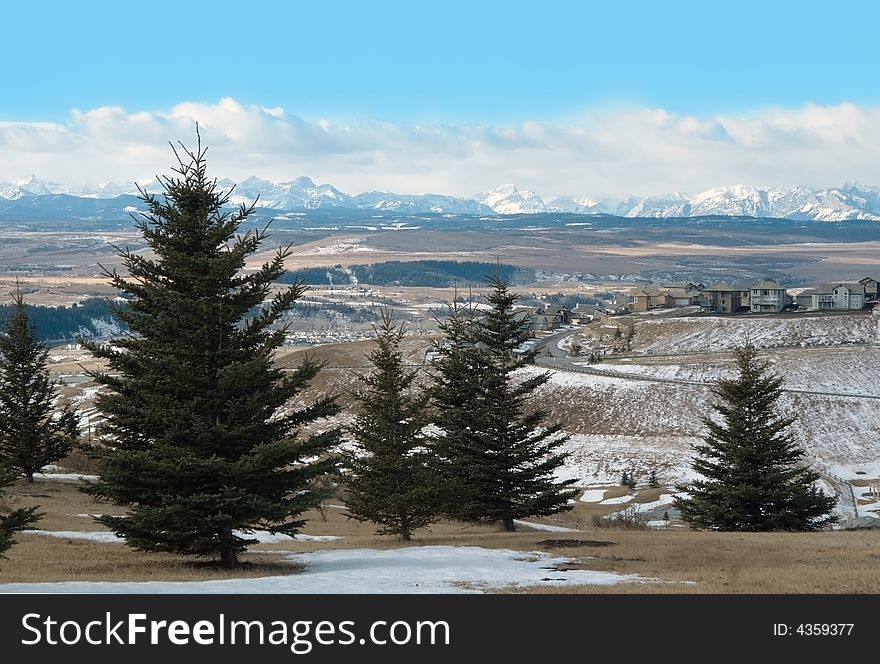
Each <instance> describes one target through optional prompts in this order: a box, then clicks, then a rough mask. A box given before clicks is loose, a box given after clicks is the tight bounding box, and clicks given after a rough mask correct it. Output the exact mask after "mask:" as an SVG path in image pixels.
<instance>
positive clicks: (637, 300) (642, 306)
mask: <svg viewBox="0 0 880 664" xmlns="http://www.w3.org/2000/svg"><path fill="white" fill-rule="evenodd" d="M668 306H671V302H670V299H669V297H668V296H667V295H666V293H665V292H664V291H662V290H660V289H659V288H657V287H656V286H649V287H646V288H642V289H639V290H636V291H634V292H633V294H632V310H633V311H636V312H638V311H651V309H659V308H662V307H668Z"/></svg>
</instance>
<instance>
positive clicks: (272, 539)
mask: <svg viewBox="0 0 880 664" xmlns="http://www.w3.org/2000/svg"><path fill="white" fill-rule="evenodd" d="M77 516H94V515H89V514H84V515H77ZM27 532H28V533H29V534H33V535H46V536H48V537H61V538H63V539H80V540H89V541H91V542H105V543H122V542H124V541H125V540H124V539H122V538H121V537H117V536H116V535H114V534H113V533H111V532H107V531H106V530H93V531H85V530H28V531H27ZM235 534H236V535H238V536H239V537H246V538H248V539H255V540H257V542H259V543H260V544H277V543H278V542H291V541H300V542H333V541H335V540H338V539H342V538H340V537H337V536H335V535H306V534H303V533H298V534H296V535H294V536H293V537H290V535H282V534H281V533H270V532H267V531H264V530H257V531H255V532H253V533H243V532H240V531H236V532H235Z"/></svg>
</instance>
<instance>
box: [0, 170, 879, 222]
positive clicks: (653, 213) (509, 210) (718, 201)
mask: <svg viewBox="0 0 880 664" xmlns="http://www.w3.org/2000/svg"><path fill="white" fill-rule="evenodd" d="M218 184H219V186H220V187H221V188H223V189H226V190H232V193H231V196H230V201H231V202H232V203H234V204H239V203H251V202H253V201H254V200H257V199H259V206H260V207H262V208H269V209H274V210H283V211H307V210H318V209H332V208H339V209H358V210H377V211H382V212H395V213H401V214H419V213H447V214H475V215H487V216H490V215H522V214H542V213H570V214H588V215H589V214H611V215H616V216H621V217H657V218H666V217H701V216H734V217H758V218H777V219H793V220H814V221H844V220H871V221H880V188H878V187H872V186H866V185H860V184H858V183H848V184H845V185H844V186H842V187H837V188H828V189H811V188H808V187H787V188H785V187H756V186H750V185H734V186H728V187H718V188H715V189H709V190H707V191H703V192H700V193H697V194H685V193H678V192H676V193H671V194H664V195H660V196H648V197H638V196H632V197H629V198H626V199H624V200H613V199H603V200H594V199H591V198H587V197H582V198H569V197H565V196H554V197H549V198H543V197H541V196H540V195H538V194H537V193H535V192H534V191H531V190H529V189H518V188H517V187H516V186H514V185H512V184H505V185H502V186H500V187H497V188H495V189H492V190H491V191H486V192H482V193H479V194H477V195H476V196H474V197H472V198H461V197H457V196H447V195H443V194H395V193H392V192H388V191H369V192H364V193H360V194H356V195H351V194H347V193H345V192H342V191H340V190H339V189H337V188H336V187H334V186H333V185H331V184H320V185H319V184H315V183H314V182H313V181H312V180H311V179H310V178H308V177H299V178H296V179H295V180H291V181H289V182H271V181H268V180H261V179H259V178H256V177H249V178H247V179H246V180H242V181H241V182H234V181H232V180H229V179H223V180H220V181H219V182H218ZM146 188H147V190H148V191H158V183H156V182H155V181H154V182H153V183H150V184H148V185H146ZM137 195H138V189H137V185H136V184H135V183H134V182H124V183H121V184H116V183H107V184H102V185H98V186H89V185H81V186H78V187H70V186H65V185H62V184H59V183H55V182H47V181H44V180H41V179H39V178H37V177H36V176H31V177H30V178H28V179H26V180H23V181H20V182H0V211H2V210H3V209H4V208H6V211H7V212H11V210H10V209H9V204H10V202H16V203H17V205H15V206H13V207H15V208H19V207H20V208H22V209H35V208H36V207H39V209H41V210H46V209H54V208H56V207H57V208H58V212H59V213H63V212H64V211H65V210H68V211H70V210H73V209H79V208H89V209H91V208H98V207H100V208H105V207H108V204H109V203H110V200H108V199H111V200H116V199H118V202H119V203H120V204H122V203H124V204H125V206H124V208H123V209H125V211H130V210H128V208H136V207H137V206H136V203H137V201H136V199H135V198H134V197H136V196H137ZM47 197H48V198H47ZM75 199H80V201H76V200H75ZM83 199H91V201H88V200H83ZM99 201H100V203H99ZM109 207H111V208H112V207H113V206H112V205H109Z"/></svg>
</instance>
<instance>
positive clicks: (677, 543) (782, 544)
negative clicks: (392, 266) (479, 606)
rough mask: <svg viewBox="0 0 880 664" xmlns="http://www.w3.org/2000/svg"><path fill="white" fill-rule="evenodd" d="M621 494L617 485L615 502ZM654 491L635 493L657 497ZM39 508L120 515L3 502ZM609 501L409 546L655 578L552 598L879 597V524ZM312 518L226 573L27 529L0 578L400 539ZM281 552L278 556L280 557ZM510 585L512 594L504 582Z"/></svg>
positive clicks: (265, 556)
mask: <svg viewBox="0 0 880 664" xmlns="http://www.w3.org/2000/svg"><path fill="white" fill-rule="evenodd" d="M623 491H624V490H623V489H621V488H619V487H616V488H613V489H612V490H609V492H608V493H607V494H606V496H607V497H613V496H614V495H615V494H619V493H622V492H623ZM658 493H659V490H657V489H655V490H646V491H644V492H642V493H640V495H639V497H638V500H640V501H643V502H647V501H649V500H652V499H654V498H656V496H657V494H658ZM27 505H40V506H41V510H42V511H43V512H45V517H44V518H43V519H42V520H41V521H40V523H39V524H38V527H39V528H40V529H42V530H55V531H94V530H101V529H102V527H101V526H100V525H99V524H96V523H95V521H94V520H93V519H92V518H90V517H89V516H88V515H91V514H111V513H119V512H118V508H113V507H112V506H110V505H107V504H103V503H97V502H95V501H94V500H93V499H91V498H90V497H88V496H86V495H85V494H83V493H81V492H80V491H79V483H78V482H70V481H58V480H37V481H36V482H34V483H33V484H27V483H25V482H21V483H18V484H16V485H14V486H12V487H10V491H9V492H8V494H7V496H6V500H5V503H4V504H0V509H7V510H8V509H10V508H14V507H21V506H27ZM611 509H612V508H610V507H602V506H599V505H597V504H595V503H582V502H579V503H578V504H577V505H576V506H575V508H574V509H573V510H572V511H570V512H568V513H565V514H561V515H556V516H554V517H553V518H548V519H535V520H533V521H536V522H538V521H541V522H544V523H548V524H553V525H558V526H567V527H570V528H575V529H576V531H574V532H543V531H535V530H530V529H527V528H521V529H520V531H518V532H515V533H504V532H501V531H500V529H499V528H497V527H495V526H492V525H484V526H477V525H469V524H462V523H454V522H441V523H438V524H435V525H433V526H432V527H431V528H430V529H425V530H423V531H419V532H418V533H417V537H416V541H414V542H413V543H412V544H410V545H409V546H422V545H441V544H442V545H459V546H480V547H487V548H505V549H515V550H522V551H546V552H548V553H552V554H554V555H560V556H565V557H567V558H569V559H570V560H571V563H570V565H571V567H573V568H578V569H589V570H603V571H611V572H619V573H632V574H638V575H640V576H643V577H651V578H655V579H657V580H658V581H659V582H658V583H653V584H621V585H616V586H605V587H602V586H574V587H566V588H561V589H560V588H552V589H550V588H544V589H535V590H533V591H529V592H553V593H559V592H564V593H658V592H659V593H877V592H880V575H878V574H877V565H878V563H880V547H878V545H880V531H848V532H843V531H838V532H822V533H742V534H741V533H706V532H694V531H690V530H688V529H686V528H672V529H669V530H620V529H609V528H597V527H595V526H594V525H592V524H593V517H594V516H596V515H599V514H604V513H607V512H609V511H610V510H611ZM323 512H324V513H323V515H322V514H321V513H319V512H318V511H314V512H312V513H309V514H308V515H307V516H308V517H309V522H308V524H307V525H306V528H305V530H304V532H305V533H308V534H312V535H335V536H338V537H340V538H341V539H339V540H335V541H332V542H316V541H299V540H296V541H294V540H291V541H290V542H284V543H277V544H259V545H255V546H254V547H252V548H251V549H250V551H249V553H247V554H246V555H245V556H244V560H245V561H246V562H247V563H248V564H247V565H246V566H245V567H244V568H242V569H240V570H236V571H235V572H225V571H223V570H220V569H218V568H217V567H215V566H213V565H212V564H210V561H198V560H192V559H185V558H182V557H178V556H172V555H165V554H153V553H144V552H139V551H135V550H133V549H130V548H129V547H127V546H125V545H123V544H120V543H103V542H94V541H89V540H82V539H75V538H74V537H50V536H46V535H39V534H36V533H23V534H21V535H19V537H18V544H17V545H16V546H14V547H13V548H12V549H10V550H9V551H8V552H7V555H8V558H7V559H5V560H0V583H13V582H35V581H70V580H78V581H88V580H116V581H134V580H143V581H156V580H167V581H184V580H193V581H196V580H199V581H201V580H208V579H222V578H229V577H230V576H234V577H245V576H246V577H255V576H275V575H280V574H285V573H290V574H296V573H299V572H300V571H301V570H300V569H298V568H297V567H296V566H294V565H292V564H290V563H289V562H286V561H284V560H282V556H281V554H282V553H283V552H290V551H310V550H316V549H326V548H376V549H385V548H391V547H397V546H402V543H401V542H399V541H397V540H396V539H395V538H393V537H387V536H385V537H380V536H377V535H375V534H373V530H374V529H373V527H372V526H371V525H370V524H362V523H359V522H357V521H354V520H351V519H348V518H347V517H346V516H345V510H344V509H341V505H339V504H338V503H336V506H335V507H328V508H326V509H325V510H323ZM273 553H274V554H275V555H273ZM501 590H502V591H503V589H501Z"/></svg>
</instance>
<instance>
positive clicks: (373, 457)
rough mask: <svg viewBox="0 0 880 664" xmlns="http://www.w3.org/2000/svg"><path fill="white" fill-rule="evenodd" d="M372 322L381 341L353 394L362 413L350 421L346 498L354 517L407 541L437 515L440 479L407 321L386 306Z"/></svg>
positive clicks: (381, 533)
mask: <svg viewBox="0 0 880 664" xmlns="http://www.w3.org/2000/svg"><path fill="white" fill-rule="evenodd" d="M374 328H375V330H376V335H377V336H376V344H377V347H376V348H375V349H374V350H372V351H371V352H370V353H369V355H368V356H367V357H368V359H369V361H370V364H371V365H372V366H373V372H372V373H370V374H368V375H367V376H364V377H362V378H361V380H362V383H363V387H362V389H361V390H359V391H358V393H357V394H356V396H355V399H356V401H357V403H358V405H359V413H358V415H357V417H356V419H355V422H354V425H353V426H352V427H351V432H352V435H353V437H354V442H355V448H354V450H353V451H352V452H351V453H350V454H349V455H348V467H349V469H350V470H351V475H350V477H349V479H347V481H346V482H345V485H346V488H347V490H348V494H347V497H346V501H345V502H346V505H347V506H348V513H349V516H350V517H351V518H354V519H357V520H359V521H370V522H372V523H376V524H379V525H380V526H381V528H380V529H379V530H378V531H377V532H378V534H380V535H399V536H400V537H401V538H402V539H403V540H404V541H409V540H411V539H412V533H413V531H414V530H417V529H418V528H423V527H424V526H427V525H429V524H431V523H433V522H434V521H435V520H436V502H437V482H436V479H435V477H434V474H433V473H432V472H431V466H430V464H429V456H428V454H429V452H428V448H427V446H426V441H425V439H424V436H423V434H422V429H423V428H424V426H425V425H426V424H427V423H428V418H427V413H426V407H427V395H426V393H424V392H416V391H415V390H414V388H413V385H412V383H413V380H414V379H415V377H416V371H414V370H407V369H406V367H405V366H404V362H403V353H402V352H401V350H400V344H401V342H402V341H403V325H401V326H400V327H399V328H395V327H394V326H393V324H392V316H391V313H390V312H389V311H388V310H387V309H386V310H383V312H382V320H381V322H380V323H379V325H377V326H374Z"/></svg>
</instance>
